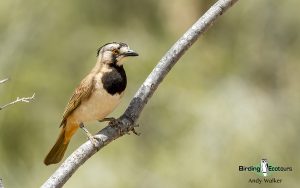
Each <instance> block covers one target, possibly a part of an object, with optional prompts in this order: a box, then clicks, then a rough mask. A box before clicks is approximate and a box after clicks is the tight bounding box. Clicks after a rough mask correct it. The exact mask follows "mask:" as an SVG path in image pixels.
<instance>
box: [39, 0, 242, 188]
mask: <svg viewBox="0 0 300 188" xmlns="http://www.w3.org/2000/svg"><path fill="white" fill-rule="evenodd" d="M237 1H238V0H219V1H218V2H216V3H215V4H214V5H213V6H212V7H211V8H210V9H209V10H208V11H207V12H206V13H205V14H204V15H203V16H202V17H201V18H200V19H199V20H198V21H197V22H196V23H195V24H194V25H193V26H192V27H191V28H190V29H189V30H188V31H187V32H186V33H185V34H184V35H183V36H182V37H181V38H180V39H179V40H178V41H177V42H176V43H175V44H174V45H173V46H172V47H171V49H170V50H169V51H168V52H167V53H166V54H165V55H164V57H163V58H162V59H161V60H160V61H159V63H158V64H157V65H156V67H155V68H154V69H153V71H152V72H151V73H150V75H149V76H148V78H147V79H146V80H145V82H144V83H143V84H142V86H141V87H140V88H139V90H138V91H137V92H136V94H135V96H134V97H133V99H132V100H131V102H130V104H129V106H128V108H127V109H126V111H125V113H124V114H123V115H122V116H121V117H120V118H119V119H118V120H119V124H118V126H112V125H108V126H107V127H105V128H104V129H102V130H101V131H99V132H98V133H97V135H96V136H95V138H96V139H97V140H98V141H99V143H98V146H97V148H95V147H94V146H93V144H92V143H91V142H90V141H87V142H86V143H84V144H83V145H81V146H80V147H79V148H78V149H77V150H76V151H75V152H73V153H72V154H71V155H70V156H69V157H68V158H67V159H66V160H65V161H64V162H63V163H62V165H61V166H60V167H59V168H58V169H57V170H56V171H55V172H54V174H53V175H52V176H51V177H50V178H49V179H48V180H47V181H46V182H45V183H44V184H43V185H42V187H43V188H46V187H62V186H63V185H64V184H65V183H66V182H67V180H68V179H69V178H70V177H71V176H72V175H73V173H74V172H75V171H76V170H77V169H78V168H79V167H80V166H81V165H82V164H83V163H84V162H85V161H86V160H88V159H89V158H90V157H91V156H92V155H94V154H95V153H96V152H97V150H100V149H101V148H103V147H104V146H106V145H107V144H109V143H110V142H111V141H113V140H115V139H117V138H119V137H121V136H123V135H124V134H125V133H129V132H130V131H133V130H134V127H135V123H136V122H137V120H138V118H139V116H140V114H141V112H142V110H143V108H144V106H145V105H146V103H147V102H148V100H149V99H150V98H151V96H152V95H153V93H154V91H155V90H156V89H157V87H158V86H159V84H160V83H161V82H162V80H163V79H164V78H165V76H166V75H167V73H168V72H169V71H170V70H171V68H172V67H173V66H174V65H175V63H176V62H177V61H178V60H179V59H180V57H181V56H182V55H183V54H184V53H185V51H186V50H188V49H189V47H190V46H191V45H192V44H193V43H194V42H195V41H196V40H197V39H198V38H199V36H200V35H201V34H203V33H204V32H205V31H206V30H207V29H208V28H209V26H210V25H212V24H213V23H214V21H215V20H216V19H217V18H218V17H219V16H220V15H222V14H223V13H224V12H225V11H226V10H227V9H228V8H230V7H231V6H232V5H233V4H234V3H235V2H237ZM117 127H118V128H117Z"/></svg>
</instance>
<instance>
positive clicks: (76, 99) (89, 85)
mask: <svg viewBox="0 0 300 188" xmlns="http://www.w3.org/2000/svg"><path fill="white" fill-rule="evenodd" d="M93 89H94V78H93V77H92V76H88V77H86V78H84V79H83V80H82V81H81V83H80V85H79V86H78V87H77V88H76V90H75V92H74V93H73V95H72V97H71V98H70V100H69V103H68V104H67V106H66V109H65V111H64V114H63V119H62V121H61V123H60V127H61V126H65V124H66V121H67V118H68V117H69V115H71V114H72V112H73V111H74V110H75V109H76V108H77V107H78V106H79V105H80V103H81V102H82V101H83V100H85V99H87V98H89V97H90V95H91V93H92V91H93Z"/></svg>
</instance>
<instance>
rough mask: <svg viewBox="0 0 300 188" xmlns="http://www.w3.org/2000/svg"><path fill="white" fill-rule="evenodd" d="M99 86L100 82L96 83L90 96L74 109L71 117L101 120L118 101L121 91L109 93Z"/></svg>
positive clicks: (86, 120)
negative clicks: (113, 93)
mask: <svg viewBox="0 0 300 188" xmlns="http://www.w3.org/2000/svg"><path fill="white" fill-rule="evenodd" d="M101 86H102V84H101V83H96V85H95V89H94V91H93V93H92V94H91V96H90V97H89V98H88V99H87V100H85V101H82V103H81V105H80V106H79V107H78V108H77V109H76V110H75V111H74V113H73V117H74V118H75V119H76V121H77V122H79V123H81V122H89V121H95V120H101V119H103V118H105V117H106V116H107V115H109V114H110V113H111V112H112V111H113V110H114V109H115V108H116V107H117V105H118V104H119V103H120V100H121V97H122V96H123V93H120V94H115V95H111V94H110V93H108V92H107V91H106V90H105V89H103V87H101Z"/></svg>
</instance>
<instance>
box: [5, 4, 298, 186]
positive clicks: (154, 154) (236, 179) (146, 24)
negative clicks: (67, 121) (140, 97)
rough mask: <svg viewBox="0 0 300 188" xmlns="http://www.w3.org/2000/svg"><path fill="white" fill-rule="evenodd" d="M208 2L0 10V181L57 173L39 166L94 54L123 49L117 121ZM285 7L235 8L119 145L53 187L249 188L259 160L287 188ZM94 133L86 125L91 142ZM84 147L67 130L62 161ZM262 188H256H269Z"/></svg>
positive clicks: (291, 52) (290, 59) (293, 54)
mask: <svg viewBox="0 0 300 188" xmlns="http://www.w3.org/2000/svg"><path fill="white" fill-rule="evenodd" d="M212 3H214V1H211V0H201V1H196V0H185V1H182V0H173V1H158V0H144V1H139V0H128V1H123V0H114V1H109V0H90V1H79V0H72V1H71V0H66V1H58V0H54V1H34V0H28V1H20V0H15V1H9V0H2V1H1V2H0V78H5V77H10V78H11V80H10V82H8V83H6V84H2V85H0V91H1V93H0V103H1V104H4V103H6V102H7V101H10V100H12V99H14V98H15V97H17V96H31V95H32V93H34V92H35V93H36V100H35V101H34V102H33V103H30V104H17V105H15V106H12V107H9V108H7V109H5V110H2V111H0V177H2V178H3V181H4V185H5V186H6V187H38V186H40V185H41V184H42V183H43V182H44V181H45V180H46V178H47V177H49V176H50V175H51V174H52V172H53V171H54V170H55V169H56V168H57V165H53V166H49V167H46V166H44V164H43V163H42V161H43V158H44V156H45V155H46V153H47V152H48V150H49V149H50V147H51V146H52V144H53V143H54V141H55V139H56V137H57V135H58V131H59V129H58V125H59V122H60V118H61V115H62V112H63V110H64V107H65V105H66V102H67V100H68V99H69V97H70V95H71V93H72V91H73V90H74V88H75V87H76V85H77V84H78V83H79V82H80V80H81V79H82V78H83V77H84V75H85V74H87V73H88V71H89V70H90V69H91V67H93V65H94V63H95V60H96V58H95V55H96V49H97V48H98V47H99V46H100V45H102V44H104V43H106V42H110V41H122V42H126V43H128V44H129V45H130V46H131V47H132V48H133V49H135V50H136V51H138V52H139V53H140V57H138V58H136V59H132V60H129V61H131V62H130V63H128V64H127V65H126V70H127V74H128V79H129V80H128V82H129V85H128V88H127V92H126V95H125V97H124V100H123V102H122V104H121V105H120V106H119V108H118V109H117V110H116V111H115V112H114V113H113V114H112V115H113V116H116V117H117V116H118V115H120V114H121V113H122V112H123V111H124V109H125V108H126V106H127V105H128V103H129V101H130V99H131V97H132V96H133V94H134V92H135V91H136V90H137V88H138V87H139V85H140V84H141V83H142V82H143V80H144V79H145V78H146V76H147V75H148V74H149V72H150V71H151V70H152V68H153V67H154V65H155V64H156V63H157V61H158V60H159V59H160V58H161V56H162V55H163V54H164V53H165V52H166V50H167V49H168V48H169V47H170V45H172V44H173V43H174V42H175V41H176V40H177V39H178V37H179V36H181V35H182V33H183V32H184V31H185V30H186V29H187V28H188V27H189V26H190V25H191V24H192V23H193V22H195V21H196V20H197V19H198V18H199V17H200V16H201V15H202V14H203V13H204V11H205V10H206V9H207V8H208V7H209V6H210V5H211V4H212ZM299 6H300V2H299V1H297V0H286V1H279V0H266V1H260V0H252V1H240V2H238V3H237V4H236V5H235V6H234V7H233V8H232V9H230V10H229V11H228V12H227V13H226V14H225V15H224V16H222V17H221V18H220V19H219V20H218V21H217V22H216V23H215V24H214V26H213V27H212V28H211V29H210V30H209V31H208V32H207V33H206V34H205V35H204V36H202V38H201V39H200V40H198V41H197V42H196V44H195V45H194V46H193V47H192V48H191V49H190V50H189V51H188V52H187V53H186V54H185V56H184V57H183V58H182V59H181V60H180V62H179V63H178V65H176V66H175V68H174V69H173V70H172V71H171V72H170V74H169V75H168V77H167V78H166V79H165V81H164V82H163V84H162V85H161V86H160V87H159V88H158V91H157V92H156V93H155V94H154V96H153V98H152V99H151V100H150V101H149V103H148V105H147V107H146V109H145V111H144V112H143V113H142V116H141V118H140V121H139V123H140V125H141V126H140V128H139V129H138V131H139V132H141V133H142V135H141V136H140V137H137V136H125V137H124V138H121V139H119V140H117V141H115V142H113V143H112V144H111V145H109V146H108V147H106V148H105V149H103V150H102V151H101V152H99V153H98V154H97V155H95V156H94V157H93V158H91V159H90V160H89V161H88V162H87V163H86V164H85V165H84V166H82V167H81V168H80V169H79V170H78V171H77V173H75V175H73V177H72V178H71V179H70V181H69V182H68V183H67V184H66V185H65V187H144V188H148V187H149V188H150V187H158V188H159V187H161V188H165V187H195V188H196V187H252V186H253V184H249V183H248V179H249V178H250V177H254V178H255V177H256V175H255V174H251V173H241V172H238V166H239V165H254V164H257V163H258V162H259V160H260V159H261V158H267V159H268V160H269V161H270V162H272V163H273V164H278V165H286V166H292V167H293V168H294V171H293V172H289V173H278V174H277V175H274V176H275V177H279V178H283V183H282V184H281V185H279V186H284V187H296V186H297V185H299V175H300V174H299V172H298V171H297V168H299V167H300V164H299V157H300V155H299V154H300V153H299V149H300V148H299V133H300V128H299V123H300V116H299V114H300V107H299V106H300V84H299V80H300V74H299V73H300V64H299V59H300V54H299V49H300V41H299V40H300V37H299V33H300V14H299V10H298V7H299ZM102 126H104V125H99V124H96V123H91V124H90V126H88V128H89V129H90V130H91V131H93V132H96V131H97V130H99V129H100V128H101V127H102ZM85 140H86V137H85V135H84V134H83V133H82V132H81V131H78V133H77V134H76V135H75V137H74V139H73V140H72V142H71V144H70V147H69V148H68V151H67V155H68V154H70V153H71V152H72V151H73V150H74V149H76V148H77V147H78V146H79V145H80V144H81V143H83V142H84V141H85ZM273 186H275V185H274V184H269V185H267V184H266V185H265V186H264V187H273Z"/></svg>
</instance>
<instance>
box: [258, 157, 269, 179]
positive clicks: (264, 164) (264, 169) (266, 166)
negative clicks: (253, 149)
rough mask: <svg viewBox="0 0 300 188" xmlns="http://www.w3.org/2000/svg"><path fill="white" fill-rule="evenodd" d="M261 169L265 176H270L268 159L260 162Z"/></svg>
mask: <svg viewBox="0 0 300 188" xmlns="http://www.w3.org/2000/svg"><path fill="white" fill-rule="evenodd" d="M260 169H261V172H262V174H263V175H264V176H267V175H268V172H269V164H268V160H267V159H262V160H261V161H260Z"/></svg>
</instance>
